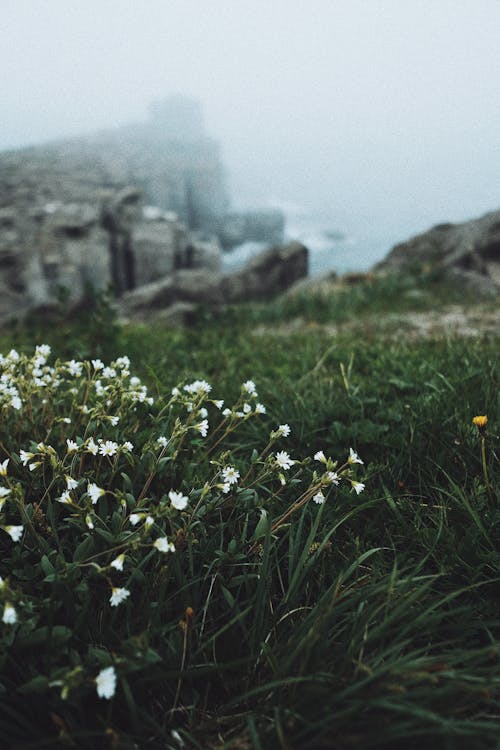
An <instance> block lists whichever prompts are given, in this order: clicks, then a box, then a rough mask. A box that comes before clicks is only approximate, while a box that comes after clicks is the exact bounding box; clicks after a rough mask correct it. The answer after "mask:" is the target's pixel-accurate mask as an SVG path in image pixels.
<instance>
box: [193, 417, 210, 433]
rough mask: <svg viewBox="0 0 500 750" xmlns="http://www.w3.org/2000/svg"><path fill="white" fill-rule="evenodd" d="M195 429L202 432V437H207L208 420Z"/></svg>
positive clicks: (197, 425)
mask: <svg viewBox="0 0 500 750" xmlns="http://www.w3.org/2000/svg"><path fill="white" fill-rule="evenodd" d="M195 429H196V430H199V431H200V433H201V436H202V437H206V436H207V432H208V419H204V420H203V421H202V422H200V423H199V424H196V425H195Z"/></svg>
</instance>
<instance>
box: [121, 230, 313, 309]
mask: <svg viewBox="0 0 500 750" xmlns="http://www.w3.org/2000/svg"><path fill="white" fill-rule="evenodd" d="M307 256H308V251H307V248H305V247H304V245H301V244H300V243H299V242H291V243H290V244H288V245H284V246H279V247H273V248H270V249H269V250H265V251H264V252H263V253H261V254H260V255H258V256H257V257H256V258H254V259H253V260H252V261H250V263H248V264H247V266H245V268H243V269H241V270H240V271H236V272H235V273H231V274H221V273H215V272H214V273H210V272H209V271H206V270H197V269H193V270H187V269H182V270H177V271H174V272H173V273H172V274H170V275H169V276H168V277H166V278H164V279H160V280H159V281H157V282H154V283H151V284H147V285H144V286H141V287H138V288H137V289H134V290H133V291H130V292H127V293H125V294H124V295H123V296H122V297H121V299H120V301H119V311H120V313H121V315H122V316H123V317H125V318H130V317H132V318H148V317H151V316H154V317H156V318H158V317H161V318H162V319H163V320H165V321H167V320H168V317H169V316H168V315H166V314H165V311H166V310H167V309H168V308H172V307H174V308H175V315H172V317H175V318H176V319H178V318H179V315H178V314H177V313H178V312H179V311H181V312H182V314H183V315H188V314H189V313H190V312H192V309H193V308H192V307H189V306H192V305H203V306H207V307H219V306H222V305H225V304H236V303H239V302H250V301H262V300H266V299H270V298H272V297H274V296H276V295H278V294H281V293H282V292H284V291H285V290H286V289H288V288H289V287H290V286H292V285H293V284H295V283H296V282H297V281H298V280H299V279H301V278H304V277H305V276H306V275H307Z"/></svg>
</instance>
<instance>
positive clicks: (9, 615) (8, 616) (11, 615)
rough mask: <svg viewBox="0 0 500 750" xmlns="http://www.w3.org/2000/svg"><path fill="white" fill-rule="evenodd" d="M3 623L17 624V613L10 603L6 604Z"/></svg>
mask: <svg viewBox="0 0 500 750" xmlns="http://www.w3.org/2000/svg"><path fill="white" fill-rule="evenodd" d="M2 622H4V623H5V624H6V625H15V624H16V622H17V612H16V610H15V608H14V607H13V606H12V604H9V602H6V603H5V606H4V608H3V615H2Z"/></svg>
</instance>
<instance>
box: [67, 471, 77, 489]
mask: <svg viewBox="0 0 500 750" xmlns="http://www.w3.org/2000/svg"><path fill="white" fill-rule="evenodd" d="M66 487H67V489H68V490H75V489H76V488H77V487H78V481H77V480H76V479H73V478H72V477H69V476H68V475H67V474H66Z"/></svg>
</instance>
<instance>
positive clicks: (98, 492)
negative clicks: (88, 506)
mask: <svg viewBox="0 0 500 750" xmlns="http://www.w3.org/2000/svg"><path fill="white" fill-rule="evenodd" d="M105 494H106V490H103V489H102V487H98V486H97V484H95V482H89V483H88V484H87V495H88V496H89V497H90V499H91V500H92V505H95V504H96V503H97V501H98V500H99V498H100V497H102V496H103V495H105Z"/></svg>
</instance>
